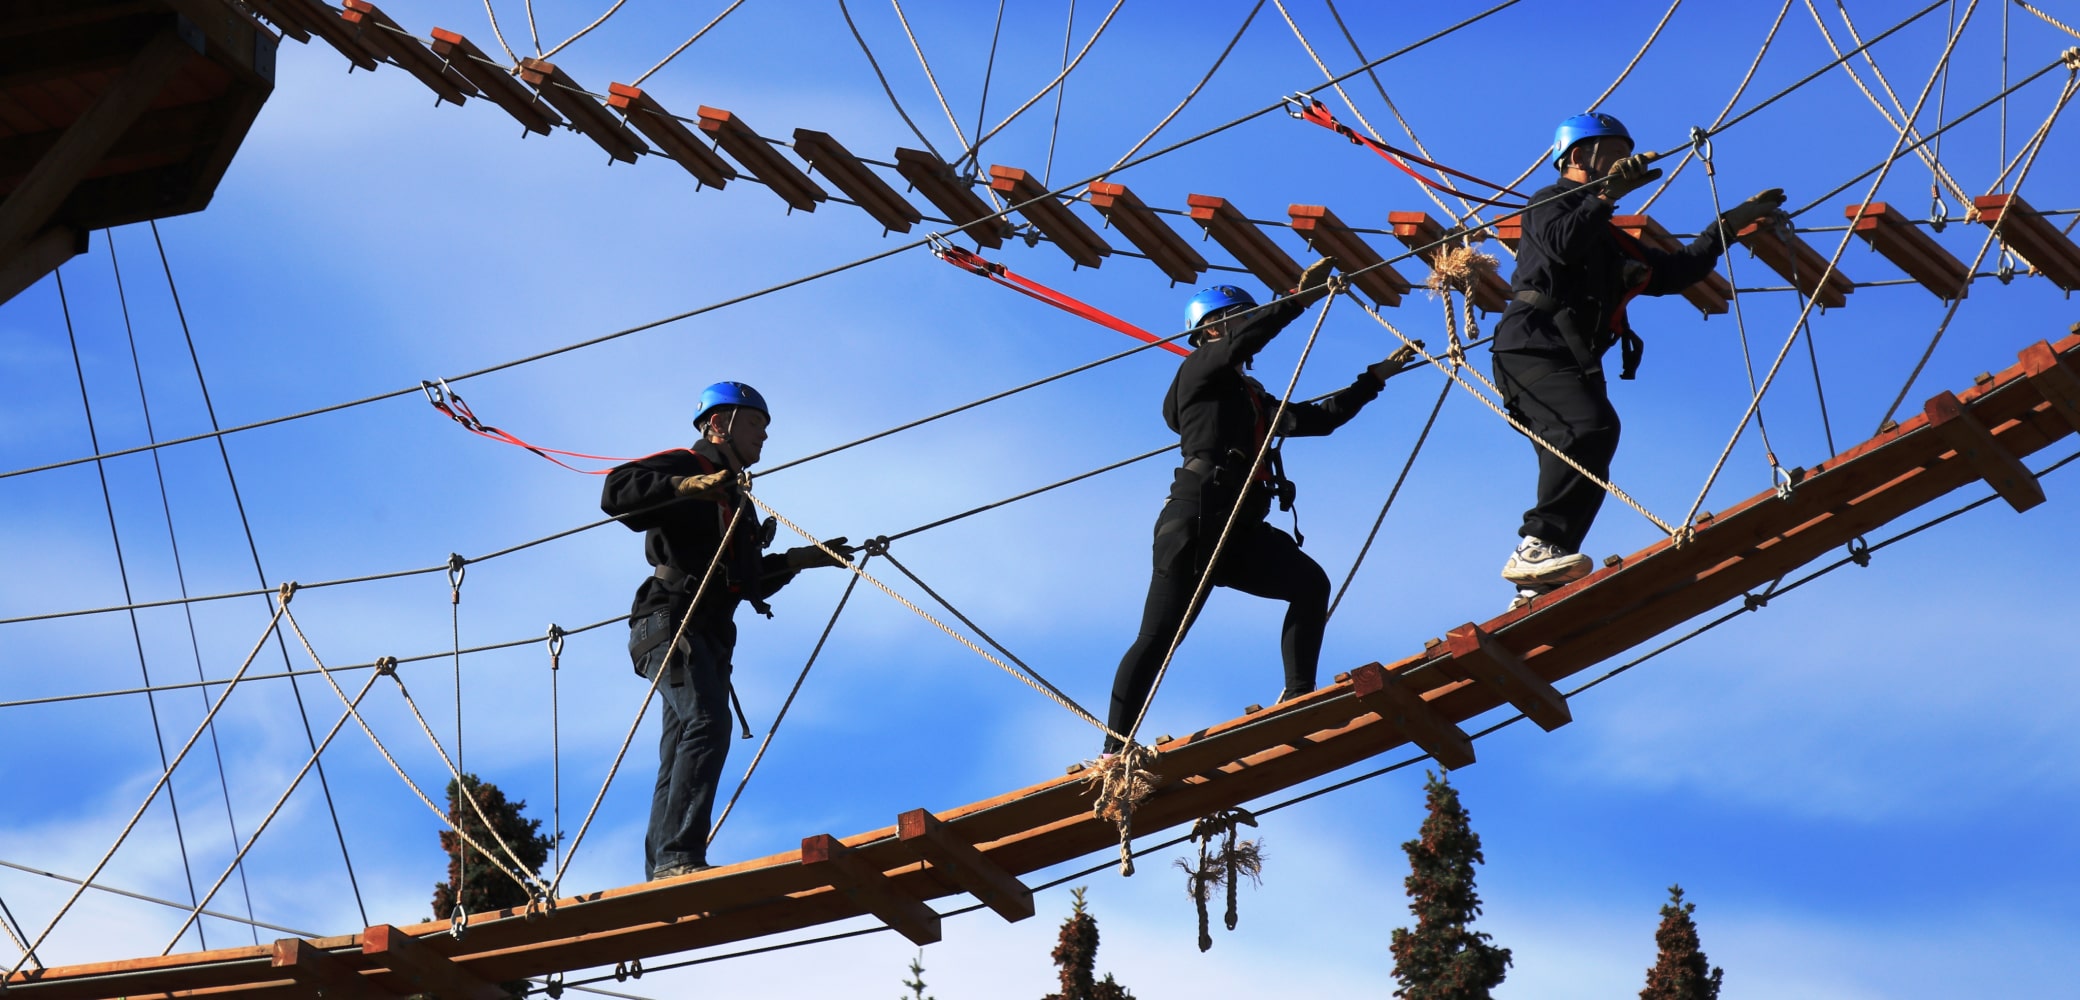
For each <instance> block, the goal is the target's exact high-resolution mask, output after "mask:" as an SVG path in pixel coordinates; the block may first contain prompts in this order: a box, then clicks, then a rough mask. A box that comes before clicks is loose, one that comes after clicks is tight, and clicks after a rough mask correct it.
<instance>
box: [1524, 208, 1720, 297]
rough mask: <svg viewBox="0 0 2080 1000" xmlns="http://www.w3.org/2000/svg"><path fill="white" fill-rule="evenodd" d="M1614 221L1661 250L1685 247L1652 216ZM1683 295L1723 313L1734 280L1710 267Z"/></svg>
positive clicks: (1672, 251)
mask: <svg viewBox="0 0 2080 1000" xmlns="http://www.w3.org/2000/svg"><path fill="white" fill-rule="evenodd" d="M1611 225H1614V226H1616V227H1618V228H1619V229H1623V230H1625V231H1626V232H1627V233H1630V234H1632V238H1633V239H1636V240H1638V241H1640V242H1641V243H1645V244H1646V245H1648V246H1650V247H1653V248H1655V249H1657V250H1665V251H1667V252H1669V253H1675V252H1677V251H1679V250H1681V249H1683V244H1682V243H1680V242H1678V241H1677V240H1676V238H1675V237H1674V236H1673V235H1671V234H1670V233H1669V231H1668V230H1667V229H1665V228H1663V227H1662V225H1661V223H1659V222H1656V221H1654V219H1653V218H1652V217H1650V216H1645V215H1614V216H1611ZM1511 245H1512V246H1514V245H1515V244H1511ZM1682 295H1683V298H1685V299H1687V300H1689V302H1690V304H1691V305H1693V306H1696V307H1697V309H1698V311H1699V312H1702V313H1704V314H1705V315H1707V316H1719V315H1723V314H1725V313H1726V311H1727V310H1728V308H1730V307H1729V302H1730V301H1731V299H1732V296H1733V284H1732V283H1731V282H1729V281H1727V280H1726V278H1725V277H1724V276H1723V275H1721V274H1720V273H1719V272H1718V271H1716V270H1715V271H1708V272H1706V273H1705V276H1704V280H1702V281H1699V282H1697V283H1695V284H1693V285H1691V286H1690V287H1688V288H1685V289H1683V292H1682Z"/></svg>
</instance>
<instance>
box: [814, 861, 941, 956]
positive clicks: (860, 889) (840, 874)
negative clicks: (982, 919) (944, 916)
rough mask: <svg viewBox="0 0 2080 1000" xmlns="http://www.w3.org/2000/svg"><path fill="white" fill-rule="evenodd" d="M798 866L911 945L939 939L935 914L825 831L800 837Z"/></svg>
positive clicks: (937, 916)
mask: <svg viewBox="0 0 2080 1000" xmlns="http://www.w3.org/2000/svg"><path fill="white" fill-rule="evenodd" d="M802 866H803V867H804V868H808V869H810V870H812V871H814V872H816V874H817V877H818V878H820V879H823V880H824V884H825V885H828V886H830V887H831V888H833V889H836V890H838V891H839V892H842V893H844V894H845V896H846V898H848V899H850V900H852V901H853V902H854V903H857V904H859V907H860V909H863V910H865V911H867V912H868V913H871V914H873V915H874V916H875V917H876V918H877V919H879V920H880V921H881V922H882V923H884V924H887V925H888V926H890V927H893V928H895V930H896V933H898V934H901V935H903V936H904V937H906V938H909V939H910V942H911V943H912V944H920V945H923V944H931V943H933V942H935V941H937V940H939V914H938V913H937V912H935V911H934V910H933V909H932V908H931V907H929V906H926V905H924V903H923V902H922V901H921V900H918V899H916V898H914V897H911V896H906V895H904V894H903V893H902V892H900V891H899V890H897V889H896V888H895V885H894V884H893V883H892V882H891V881H890V880H889V877H888V875H887V874H886V873H885V872H883V871H882V870H881V869H879V868H877V867H875V866H873V865H870V864H868V863H866V862H865V861H862V860H860V858H859V856H858V855H857V854H856V853H854V852H853V850H852V848H850V847H846V846H845V845H844V844H843V843H841V842H840V841H839V840H838V838H836V837H833V836H831V835H830V834H828V833H819V834H817V835H815V836H813V837H804V838H802Z"/></svg>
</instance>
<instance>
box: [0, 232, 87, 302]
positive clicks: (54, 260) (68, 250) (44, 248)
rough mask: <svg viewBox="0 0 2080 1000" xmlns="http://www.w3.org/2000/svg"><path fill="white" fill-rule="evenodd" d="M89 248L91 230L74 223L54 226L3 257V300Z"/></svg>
mask: <svg viewBox="0 0 2080 1000" xmlns="http://www.w3.org/2000/svg"><path fill="white" fill-rule="evenodd" d="M86 252H87V234H86V232H85V231H84V230H79V229H74V228H72V227H71V226H52V227H50V228H48V229H45V230H44V231H43V232H42V233H40V234H38V235H37V236H36V238H34V239H32V240H30V241H29V242H27V243H25V244H23V245H22V248H21V249H20V250H17V251H15V252H14V253H11V254H8V255H6V256H5V257H0V304H4V303H5V302H6V301H7V300H9V299H11V298H14V297H15V296H17V295H20V294H21V293H22V292H23V291H25V290H27V289H28V288H29V286H31V285H34V284H36V283H37V282H39V281H42V280H43V276H44V275H46V274H49V273H51V272H52V271H55V270H57V269H58V265H60V264H63V263H65V262H66V261H68V260H71V259H72V258H74V257H77V256H79V255H80V254H83V253H86Z"/></svg>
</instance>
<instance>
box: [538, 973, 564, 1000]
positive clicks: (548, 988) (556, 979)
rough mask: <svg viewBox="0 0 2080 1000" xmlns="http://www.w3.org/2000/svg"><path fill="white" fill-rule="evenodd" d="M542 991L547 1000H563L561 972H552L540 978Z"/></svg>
mask: <svg viewBox="0 0 2080 1000" xmlns="http://www.w3.org/2000/svg"><path fill="white" fill-rule="evenodd" d="M542 992H543V993H545V994H547V995H548V997H549V1000H563V973H561V972H552V973H549V975H548V977H547V978H545V979H543V980H542Z"/></svg>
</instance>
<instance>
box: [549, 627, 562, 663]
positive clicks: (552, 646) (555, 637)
mask: <svg viewBox="0 0 2080 1000" xmlns="http://www.w3.org/2000/svg"><path fill="white" fill-rule="evenodd" d="M563 637H564V631H563V626H561V625H558V624H556V623H555V622H550V623H549V669H551V670H555V669H557V661H558V660H559V659H561V658H562V657H563Z"/></svg>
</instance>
